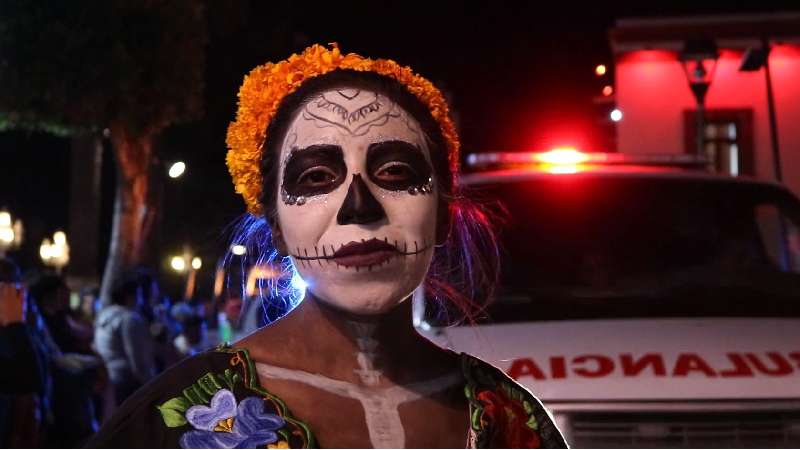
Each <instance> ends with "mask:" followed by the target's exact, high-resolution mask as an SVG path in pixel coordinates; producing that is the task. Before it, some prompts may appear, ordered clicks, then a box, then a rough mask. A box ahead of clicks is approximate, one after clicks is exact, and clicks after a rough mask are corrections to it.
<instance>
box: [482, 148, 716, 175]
mask: <svg viewBox="0 0 800 450" xmlns="http://www.w3.org/2000/svg"><path fill="white" fill-rule="evenodd" d="M614 164H626V165H664V166H704V165H707V164H708V159H707V158H704V157H700V156H696V155H690V154H681V153H676V154H629V153H589V152H581V151H578V150H576V149H574V148H571V147H567V148H555V149H553V150H550V151H547V152H513V153H512V152H498V153H472V154H469V155H467V167H470V168H473V169H483V168H489V167H515V166H516V167H519V166H549V167H552V168H553V169H554V170H553V172H555V173H573V172H574V170H572V168H576V167H577V166H580V165H614ZM559 167H563V168H564V169H568V168H569V169H568V170H563V171H561V170H558V168H559Z"/></svg>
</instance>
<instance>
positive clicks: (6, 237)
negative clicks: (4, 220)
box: [0, 227, 14, 244]
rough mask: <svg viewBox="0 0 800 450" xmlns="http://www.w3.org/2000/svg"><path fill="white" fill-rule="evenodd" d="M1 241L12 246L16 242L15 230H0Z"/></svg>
mask: <svg viewBox="0 0 800 450" xmlns="http://www.w3.org/2000/svg"><path fill="white" fill-rule="evenodd" d="M0 241H3V242H5V243H6V244H10V243H12V242H14V230H13V229H11V227H8V228H0Z"/></svg>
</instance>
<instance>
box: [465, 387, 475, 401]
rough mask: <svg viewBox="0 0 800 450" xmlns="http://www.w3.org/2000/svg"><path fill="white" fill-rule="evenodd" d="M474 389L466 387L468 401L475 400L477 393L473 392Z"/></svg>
mask: <svg viewBox="0 0 800 450" xmlns="http://www.w3.org/2000/svg"><path fill="white" fill-rule="evenodd" d="M473 391H474V388H473V387H472V386H470V385H466V386H464V395H465V396H466V397H467V400H472V399H474V398H475V393H474V392H473Z"/></svg>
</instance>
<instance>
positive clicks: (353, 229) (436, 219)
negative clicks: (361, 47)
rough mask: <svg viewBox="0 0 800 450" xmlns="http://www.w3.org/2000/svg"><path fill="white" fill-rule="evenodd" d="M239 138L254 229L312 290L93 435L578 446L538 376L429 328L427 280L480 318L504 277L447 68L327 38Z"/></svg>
mask: <svg viewBox="0 0 800 450" xmlns="http://www.w3.org/2000/svg"><path fill="white" fill-rule="evenodd" d="M228 146H229V148H230V151H229V153H228V167H229V169H230V171H231V174H232V176H233V179H234V184H235V185H236V190H237V192H239V193H240V194H242V195H243V197H244V199H245V202H246V203H247V206H248V211H249V212H250V214H251V216H252V218H251V219H250V220H248V221H246V222H245V223H244V225H243V233H244V235H243V236H242V238H241V239H249V245H250V247H251V248H250V253H251V254H252V253H253V252H258V253H259V254H261V255H264V258H265V259H267V260H270V261H271V260H274V259H275V258H277V257H280V258H281V261H283V262H285V263H286V264H287V265H289V266H292V267H295V268H296V270H297V272H298V273H299V277H301V278H302V280H303V281H304V282H305V283H306V284H307V286H308V288H307V291H306V296H305V299H304V300H303V301H302V302H301V303H300V304H299V305H298V306H297V307H296V308H295V309H294V310H293V311H292V312H290V313H289V314H287V315H286V316H285V317H283V318H282V319H280V320H278V321H277V322H275V323H273V324H272V325H270V326H267V327H264V328H262V329H260V330H259V331H257V332H255V333H253V334H251V335H250V336H248V337H246V338H245V339H243V340H241V341H239V342H237V343H236V344H235V346H234V347H223V348H219V349H217V350H216V351H213V352H208V353H205V354H203V355H200V356H197V357H194V358H191V359H189V360H187V361H186V362H184V363H182V364H181V365H179V366H178V367H176V368H174V369H172V370H169V371H167V372H166V373H165V374H164V375H163V376H162V377H160V378H159V379H158V380H156V381H155V382H154V383H152V384H151V385H149V386H148V387H147V388H145V389H143V390H142V391H140V392H139V393H138V394H136V395H135V396H134V398H132V399H131V400H129V401H128V402H126V404H125V405H123V407H122V409H121V411H119V413H118V415H117V417H116V418H115V419H113V420H112V421H111V422H110V423H109V424H107V425H106V426H105V427H104V429H103V430H101V432H100V433H99V434H98V436H97V438H96V439H95V440H94V441H93V442H91V443H90V446H120V445H124V446H142V447H151V446H171V447H174V446H177V445H180V446H182V447H225V448H232V447H239V448H249V447H255V446H259V447H263V446H265V445H266V446H268V447H270V448H286V447H312V446H317V445H321V446H326V447H362V448H363V447H450V448H456V447H464V446H465V445H467V446H473V447H474V446H477V447H489V446H493V447H538V446H542V447H564V446H565V444H564V441H563V439H562V438H561V435H560V434H559V432H558V430H557V429H556V428H555V426H554V425H553V423H552V421H551V419H550V417H549V416H548V414H547V413H546V412H545V410H544V408H543V407H542V406H541V404H540V403H539V402H538V401H537V400H536V399H535V398H534V397H533V396H532V395H531V394H530V393H529V392H527V391H526V390H525V389H524V388H522V387H521V386H519V385H517V384H516V383H515V382H514V381H512V380H511V379H509V378H508V377H506V376H505V375H504V374H503V373H502V372H501V371H499V370H498V369H496V368H494V367H492V366H489V365H488V364H486V363H483V362H482V361H480V360H477V359H475V358H473V357H470V356H467V355H459V354H456V353H453V352H450V351H446V350H442V349H441V348H439V347H437V346H435V345H433V344H431V343H430V342H429V341H427V340H425V339H424V338H422V337H420V336H419V335H418V334H417V333H416V332H415V330H414V328H413V326H412V321H411V301H410V297H411V294H412V292H413V291H414V289H415V288H417V286H420V285H421V284H423V283H424V286H425V288H426V298H428V299H429V301H432V302H438V303H439V305H440V306H441V307H442V311H443V312H444V313H447V314H455V313H456V311H457V312H459V313H460V316H461V317H463V318H467V319H469V318H470V316H471V314H472V313H474V312H475V311H477V309H476V308H478V307H479V306H480V305H479V304H478V303H479V302H477V301H476V300H475V299H477V298H483V297H486V296H487V295H488V294H489V293H490V291H491V288H492V287H493V279H494V278H495V275H496V274H495V270H494V269H493V267H494V262H495V260H496V247H495V244H494V235H493V234H492V233H491V230H490V228H489V225H488V220H487V218H486V216H485V215H484V214H482V213H481V211H480V210H479V209H478V208H477V207H475V206H474V205H473V204H472V203H470V202H469V201H468V200H467V199H465V198H463V197H461V196H459V191H458V185H457V182H456V179H457V178H456V176H457V172H458V160H459V154H458V150H459V143H458V137H457V135H456V133H455V129H454V127H453V124H452V122H451V121H450V119H449V117H448V112H447V105H446V103H445V101H444V99H443V98H442V96H441V93H440V92H439V91H438V90H437V89H436V88H435V87H433V85H432V84H431V83H430V82H428V81H427V80H425V79H424V78H422V77H419V76H417V75H415V74H413V73H412V72H411V70H410V69H409V68H407V67H401V66H399V65H397V64H396V63H394V62H393V61H390V60H370V59H366V58H362V57H360V56H358V55H354V54H348V55H343V54H341V53H340V52H339V49H338V48H337V47H336V46H335V45H334V46H333V48H331V49H327V48H325V47H322V46H318V45H315V46H312V47H310V48H308V49H306V50H305V51H304V52H303V53H302V54H300V55H293V56H292V57H290V58H289V59H288V60H286V61H283V62H280V63H278V64H266V65H263V66H260V67H257V68H256V69H254V70H253V71H252V72H251V73H250V75H249V76H247V77H246V78H245V81H244V84H243V85H242V88H241V90H240V92H239V111H238V114H237V118H236V121H235V122H234V123H232V124H231V126H230V127H229V130H228ZM269 232H271V235H270V238H269V239H267V238H265V236H267V233H269ZM273 247H274V251H273V250H272V249H273ZM487 251H488V252H487Z"/></svg>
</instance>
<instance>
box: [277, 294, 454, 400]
mask: <svg viewBox="0 0 800 450" xmlns="http://www.w3.org/2000/svg"><path fill="white" fill-rule="evenodd" d="M273 327H274V328H275V329H273V330H269V331H270V334H271V335H273V336H274V335H275V334H273V333H272V332H276V334H278V335H281V336H284V337H285V338H287V340H286V342H287V343H288V344H289V346H290V347H292V351H293V352H294V353H295V354H296V355H297V356H299V357H300V359H297V358H295V360H296V361H297V362H298V363H299V365H300V366H302V367H297V368H302V369H304V370H306V371H310V372H316V373H322V374H325V375H327V376H329V377H332V378H337V379H340V380H343V381H348V382H352V383H356V384H359V385H362V386H368V387H377V386H386V385H391V384H403V383H406V382H409V381H413V380H416V379H420V377H421V375H422V377H425V376H426V375H434V374H439V373H441V369H440V370H437V369H436V366H439V364H437V359H438V360H441V359H442V358H441V350H440V349H438V348H436V347H435V346H434V345H433V344H431V343H430V342H429V341H428V340H426V339H424V338H423V337H421V336H420V335H419V334H418V333H417V332H416V330H415V329H414V327H413V325H412V317H411V299H410V298H409V299H406V300H405V301H403V302H401V303H400V304H399V305H397V306H396V307H395V308H394V309H392V310H390V311H388V312H386V313H384V314H379V315H358V314H353V313H351V312H348V311H344V310H342V309H339V308H336V307H334V306H331V305H329V304H327V303H325V302H324V301H321V300H319V299H317V298H315V297H314V296H313V295H312V294H310V293H309V294H308V295H307V296H306V299H304V300H303V302H302V303H301V304H300V305H299V306H298V307H297V308H296V309H295V310H294V311H292V312H291V313H290V314H289V315H287V316H286V317H285V318H283V319H281V320H279V321H278V322H276V323H275V324H274V325H272V326H270V327H269V328H273ZM265 331H266V330H265ZM437 356H438V358H437Z"/></svg>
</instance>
